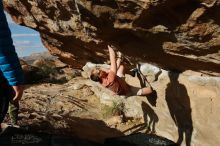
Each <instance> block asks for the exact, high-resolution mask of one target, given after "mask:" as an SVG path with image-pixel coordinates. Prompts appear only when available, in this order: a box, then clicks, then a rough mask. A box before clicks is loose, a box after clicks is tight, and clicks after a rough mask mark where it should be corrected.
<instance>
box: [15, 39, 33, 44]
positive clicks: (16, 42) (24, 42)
mask: <svg viewBox="0 0 220 146" xmlns="http://www.w3.org/2000/svg"><path fill="white" fill-rule="evenodd" d="M30 44H33V43H32V42H31V41H27V40H24V41H14V45H30Z"/></svg>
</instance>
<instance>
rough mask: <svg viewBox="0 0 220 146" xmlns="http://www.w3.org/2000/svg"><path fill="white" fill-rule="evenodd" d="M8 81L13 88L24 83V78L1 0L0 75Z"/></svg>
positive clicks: (0, 0)
mask: <svg viewBox="0 0 220 146" xmlns="http://www.w3.org/2000/svg"><path fill="white" fill-rule="evenodd" d="M1 73H2V74H3V76H4V77H5V78H6V79H7V80H8V83H9V84H10V85H11V86H16V85H21V84H23V83H24V76H23V72H22V69H21V65H20V62H19V59H18V56H17V53H16V52H15V47H14V45H13V41H12V38H11V32H10V29H9V27H8V23H7V20H6V16H5V14H4V10H3V3H2V0H0V74H1Z"/></svg>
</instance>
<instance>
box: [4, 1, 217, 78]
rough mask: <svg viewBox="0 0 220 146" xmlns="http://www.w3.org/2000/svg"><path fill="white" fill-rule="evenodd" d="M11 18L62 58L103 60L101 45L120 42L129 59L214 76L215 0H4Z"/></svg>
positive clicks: (79, 61) (77, 64)
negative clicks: (30, 31)
mask: <svg viewBox="0 0 220 146" xmlns="http://www.w3.org/2000/svg"><path fill="white" fill-rule="evenodd" d="M3 2H4V5H5V8H6V10H7V11H8V12H9V13H10V15H11V16H12V18H13V20H14V21H15V22H16V23H18V24H20V25H25V26H28V27H30V28H33V29H35V30H37V31H39V32H40V36H41V39H42V41H43V44H44V45H45V47H46V48H47V49H48V50H49V51H50V53H51V54H53V55H56V56H58V57H59V59H60V60H62V61H63V62H65V63H67V64H69V65H71V66H74V67H82V65H84V64H85V63H86V62H87V61H92V62H95V63H103V62H104V61H105V60H106V59H107V58H108V53H107V52H106V51H107V49H106V45H107V44H109V43H113V44H116V45H117V46H119V48H118V50H120V51H121V52H122V53H123V54H125V58H126V61H127V63H128V64H131V65H132V64H133V63H135V62H137V61H144V62H153V63H155V64H158V65H160V66H161V67H163V68H169V69H175V70H180V71H184V70H187V69H190V70H196V71H200V72H205V73H208V74H210V75H219V73H220V71H219V67H220V58H219V47H220V35H219V34H220V26H219V25H220V17H219V16H220V15H219V11H220V1H219V0H181V1H172V0H163V1H159V0H156V1H143V0H137V1H130V0H125V1H121V0H115V1H109V0H92V1H91V0H75V1H73V0H61V1H60V0H43V1H39V0H31V1H20V0H14V1H8V0H3Z"/></svg>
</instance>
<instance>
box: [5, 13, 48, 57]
mask: <svg viewBox="0 0 220 146" xmlns="http://www.w3.org/2000/svg"><path fill="white" fill-rule="evenodd" d="M5 14H6V17H7V20H8V24H9V27H10V29H11V33H12V39H13V42H14V46H15V48H16V52H17V54H18V56H19V57H24V56H29V55H31V54H33V53H40V52H44V51H47V49H45V47H44V46H43V44H42V42H41V39H40V35H39V33H38V32H37V31H35V30H33V29H30V28H28V27H24V26H20V25H17V24H15V23H14V22H13V21H12V19H11V17H10V15H9V14H7V13H6V12H5Z"/></svg>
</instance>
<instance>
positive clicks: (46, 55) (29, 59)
mask: <svg viewBox="0 0 220 146" xmlns="http://www.w3.org/2000/svg"><path fill="white" fill-rule="evenodd" d="M21 59H22V60H24V61H25V62H27V63H28V64H32V63H33V62H34V61H35V60H39V59H47V60H56V59H57V57H56V56H52V55H51V54H50V53H49V52H42V53H33V54H31V55H30V56H25V57H21Z"/></svg>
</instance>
